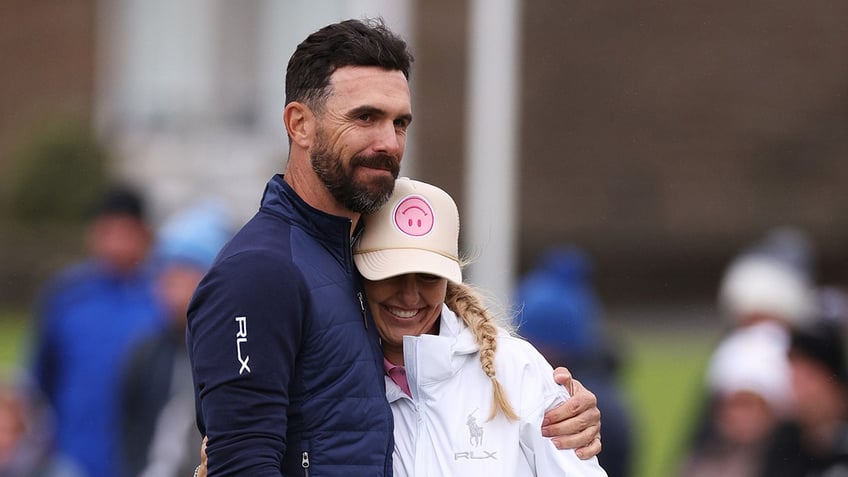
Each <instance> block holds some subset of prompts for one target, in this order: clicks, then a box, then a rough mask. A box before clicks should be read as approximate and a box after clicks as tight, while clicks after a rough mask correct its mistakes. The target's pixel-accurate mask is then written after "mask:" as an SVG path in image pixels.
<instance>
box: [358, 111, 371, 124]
mask: <svg viewBox="0 0 848 477" xmlns="http://www.w3.org/2000/svg"><path fill="white" fill-rule="evenodd" d="M359 120H360V121H366V122H367V121H371V114H370V113H366V114H360V115H359Z"/></svg>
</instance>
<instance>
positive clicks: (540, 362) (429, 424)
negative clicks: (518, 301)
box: [195, 178, 606, 477]
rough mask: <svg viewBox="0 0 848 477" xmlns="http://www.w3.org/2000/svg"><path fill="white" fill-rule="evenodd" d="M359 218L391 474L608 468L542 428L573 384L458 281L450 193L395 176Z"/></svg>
mask: <svg viewBox="0 0 848 477" xmlns="http://www.w3.org/2000/svg"><path fill="white" fill-rule="evenodd" d="M363 220H365V223H366V226H365V232H363V234H362V235H361V236H360V239H359V240H358V241H357V243H356V244H355V246H354V262H355V263H356V266H357V268H358V269H359V270H360V272H361V273H362V275H363V277H365V282H364V284H363V285H364V289H365V295H366V300H367V301H368V305H369V307H370V309H371V312H372V314H373V316H374V322H375V323H376V326H377V328H378V331H379V333H380V337H381V343H382V346H383V354H384V358H385V359H384V365H385V367H386V397H387V399H388V400H389V402H390V403H391V406H392V412H393V414H394V429H395V430H394V439H395V449H394V453H393V459H392V460H393V470H394V472H393V473H394V476H395V477H405V476H415V475H418V476H433V475H440V476H452V475H456V476H459V475H462V476H476V475H485V476H486V477H496V476H499V475H503V476H509V477H513V476H516V475H521V476H526V475H545V476H550V475H565V476H569V477H571V476H606V473H605V472H604V471H603V469H601V467H600V466H599V465H598V460H597V458H596V457H594V456H593V457H590V458H589V457H584V458H585V459H587V460H580V458H578V457H577V455H576V453H575V451H574V450H573V449H570V450H557V448H556V447H555V446H554V444H553V442H552V441H551V440H550V439H549V438H545V437H543V436H542V433H541V432H540V429H541V428H542V419H543V415H544V413H545V411H546V410H548V409H552V408H553V407H555V406H556V405H558V404H561V403H562V402H563V401H565V400H566V399H568V397H569V394H568V393H567V392H566V390H565V388H563V387H562V386H559V385H557V384H556V383H555V382H554V380H552V379H551V376H552V375H553V370H552V369H551V366H550V365H549V364H548V363H547V362H546V361H545V360H544V358H542V356H541V355H540V354H539V353H538V352H537V351H536V350H535V349H534V348H533V347H532V346H530V344H528V343H527V342H525V341H523V340H521V339H518V338H515V337H513V336H510V335H509V333H508V332H507V331H506V330H505V329H504V328H503V327H499V326H497V325H496V324H495V323H494V321H493V320H492V318H491V317H490V316H489V314H488V312H487V311H486V309H485V307H484V305H483V303H482V301H481V300H480V298H479V297H478V296H477V295H476V294H475V293H474V292H473V290H472V289H471V288H470V287H468V286H467V285H463V284H462V273H461V271H460V265H459V257H458V252H457V249H458V238H459V216H458V213H457V208H456V204H454V202H453V200H452V199H451V198H450V196H449V195H447V194H446V193H445V192H444V191H442V190H441V189H439V188H437V187H434V186H431V185H429V184H425V183H422V182H418V181H413V180H410V179H408V178H399V179H398V180H397V181H396V182H395V188H394V192H393V193H392V196H391V198H390V199H389V202H388V203H387V204H386V205H385V206H383V207H382V209H381V211H380V212H377V213H375V214H373V215H371V216H367V217H364V218H363ZM362 313H363V315H364V313H365V305H364V304H363V308H362ZM496 347H500V351H499V352H498V354H497V358H498V359H497V360H496V359H495V350H496ZM422 358H423V361H422ZM406 370H408V372H409V374H406V373H407V371H406ZM502 383H503V384H502ZM583 392H586V390H585V389H584V390H583ZM587 418H588V419H590V420H591V416H587ZM587 429H588V430H589V431H592V427H591V426H589V427H588V428H587ZM580 432H581V433H582V432H585V430H584V431H580ZM560 437H561V436H560ZM598 437H599V436H597V435H596V439H597V438H598ZM204 444H205V440H204ZM598 444H599V443H598ZM599 447H600V446H599V445H598V446H597V447H596V446H594V445H592V446H587V447H586V448H584V450H586V451H589V452H590V453H591V452H594V454H597V449H598V448H599ZM594 454H591V455H594ZM205 461H206V458H205V452H204V450H203V449H201V464H200V465H199V466H198V468H197V469H196V471H195V476H196V477H205V476H206V467H205Z"/></svg>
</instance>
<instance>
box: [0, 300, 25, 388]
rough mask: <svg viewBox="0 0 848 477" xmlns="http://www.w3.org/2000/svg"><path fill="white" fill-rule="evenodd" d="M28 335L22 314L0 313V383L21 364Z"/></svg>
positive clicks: (23, 314) (5, 311)
mask: <svg viewBox="0 0 848 477" xmlns="http://www.w3.org/2000/svg"><path fill="white" fill-rule="evenodd" d="M28 333H29V330H28V328H27V320H26V314H25V313H24V312H19V311H10V310H3V311H0V381H2V380H4V379H9V378H10V376H7V373H9V372H11V371H12V368H14V367H15V366H17V365H20V364H21V363H22V361H23V358H24V356H23V354H24V351H25V347H26V342H27V336H28Z"/></svg>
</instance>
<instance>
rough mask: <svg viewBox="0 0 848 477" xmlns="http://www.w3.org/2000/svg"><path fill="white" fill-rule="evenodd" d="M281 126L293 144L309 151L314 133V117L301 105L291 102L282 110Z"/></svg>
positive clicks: (310, 111)
mask: <svg viewBox="0 0 848 477" xmlns="http://www.w3.org/2000/svg"><path fill="white" fill-rule="evenodd" d="M283 124H285V126H286V131H287V132H288V135H289V138H290V139H291V141H292V143H293V144H297V145H298V146H300V147H302V148H303V149H309V146H310V145H311V144H312V136H313V134H314V132H315V115H314V114H313V113H312V110H311V109H309V107H308V106H306V105H305V104H303V103H300V102H297V101H292V102H291V103H289V104H287V105H286V108H285V109H284V110H283Z"/></svg>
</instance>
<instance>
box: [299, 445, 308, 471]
mask: <svg viewBox="0 0 848 477" xmlns="http://www.w3.org/2000/svg"><path fill="white" fill-rule="evenodd" d="M300 466H301V467H303V475H304V477H309V452H305V451H304V452H303V454H302V457H301V459H300Z"/></svg>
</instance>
